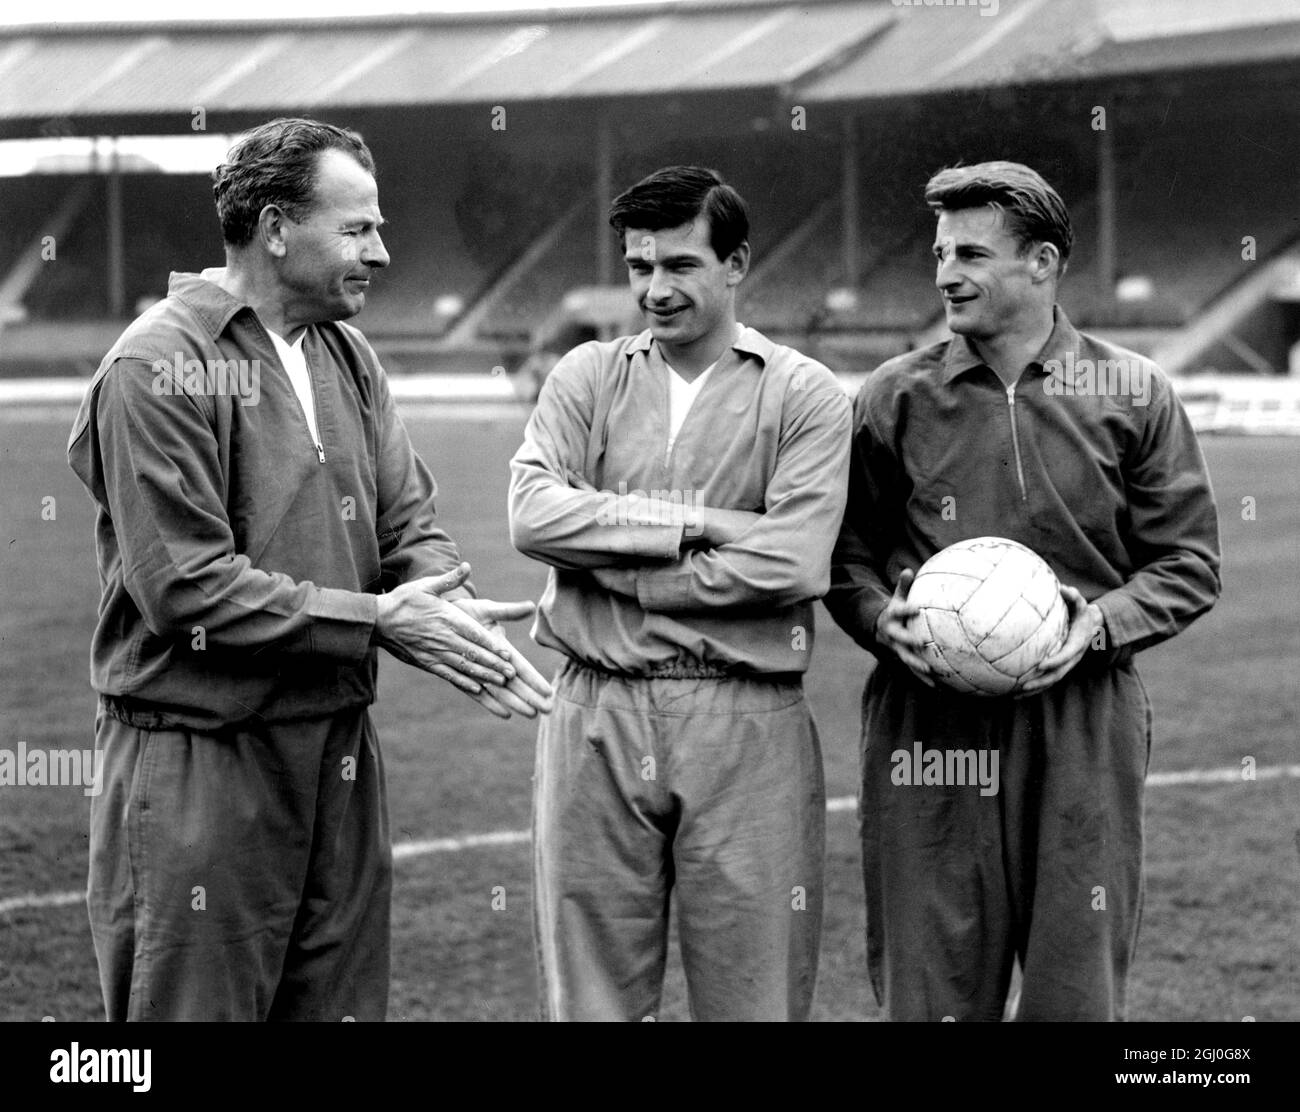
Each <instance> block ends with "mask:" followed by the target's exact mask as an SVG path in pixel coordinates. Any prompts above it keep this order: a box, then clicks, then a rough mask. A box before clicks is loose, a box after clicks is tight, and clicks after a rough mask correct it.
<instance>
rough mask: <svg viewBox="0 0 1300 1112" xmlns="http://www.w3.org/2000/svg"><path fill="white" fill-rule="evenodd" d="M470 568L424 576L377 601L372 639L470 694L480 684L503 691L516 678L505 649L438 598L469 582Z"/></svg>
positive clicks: (478, 687)
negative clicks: (496, 687)
mask: <svg viewBox="0 0 1300 1112" xmlns="http://www.w3.org/2000/svg"><path fill="white" fill-rule="evenodd" d="M469 572H470V567H469V564H461V565H460V566H459V567H457V568H456V569H455V570H454V571H449V572H447V574H446V575H426V576H424V577H423V578H421V579H412V580H411V581H410V582H409V583H403V584H401V586H398V587H394V588H393V589H392V590H391V591H389V592H388V593H387V594H384V595H379V596H378V603H379V615H378V618H377V619H376V621H375V640H376V641H377V643H378V644H380V645H382V646H383V647H384V648H386V649H387V650H388V651H389V652H390V653H392V654H393V655H394V656H395V657H397V658H398V660H404V661H405V662H406V663H407V664H412V665H414V666H415V667H416V668H423V669H424V671H426V672H432V673H433V674H434V675H435V676H438V677H439V678H440V679H444V680H446V681H447V682H448V683H450V684H454V685H455V686H456V687H459V688H460V689H461V690H462V691H465V692H467V693H468V694H470V695H477V694H478V693H479V692H481V691H482V690H483V685H484V684H495V685H497V686H504V685H505V684H506V683H507V682H509V681H510V680H512V679H513V678H514V676H515V668H514V665H513V664H511V663H510V661H509V660H508V659H507V657H508V654H509V649H508V648H504V647H502V645H501V644H500V643H499V642H498V641H497V640H496V639H495V638H494V637H493V635H492V633H491V632H490V631H489V630H487V629H485V628H484V627H483V626H482V625H481V624H480V623H478V622H476V621H475V620H474V619H473V618H472V617H470V615H468V614H466V613H465V612H464V611H463V610H462V609H461V608H460V607H458V606H453V605H452V604H451V602H449V601H448V600H446V599H443V598H442V597H441V596H442V595H445V594H447V593H448V592H449V591H454V590H455V589H456V588H457V587H459V586H460V585H461V584H462V583H464V582H465V580H466V579H468V578H469Z"/></svg>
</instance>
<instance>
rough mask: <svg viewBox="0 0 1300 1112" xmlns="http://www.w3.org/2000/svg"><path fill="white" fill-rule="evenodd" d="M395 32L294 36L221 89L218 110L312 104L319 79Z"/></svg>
mask: <svg viewBox="0 0 1300 1112" xmlns="http://www.w3.org/2000/svg"><path fill="white" fill-rule="evenodd" d="M399 33H400V32H398V31H395V30H391V29H384V30H366V31H362V30H358V31H355V32H353V33H350V34H347V35H340V34H337V33H335V34H328V33H323V32H319V31H316V32H311V33H303V34H299V35H294V36H293V40H292V41H291V42H290V44H289V45H288V47H287V48H286V49H285V50H284V52H283V53H282V54H281V55H280V56H279V57H277V58H276V59H274V60H273V61H271V62H268V63H266V64H264V65H262V66H259V67H258V68H257V69H255V70H253V72H252V73H250V74H248V75H247V76H246V77H244V78H243V79H242V80H240V81H238V82H236V83H235V84H234V85H232V86H230V88H228V89H226V90H224V91H223V92H222V93H221V95H220V100H221V107H222V108H225V109H235V110H239V109H246V110H254V109H262V110H270V109H280V108H293V107H295V106H299V105H309V104H313V103H314V102H315V90H316V88H317V87H318V86H319V85H320V83H321V81H322V78H328V77H329V76H330V75H332V74H335V73H337V72H339V71H340V70H342V69H345V68H346V67H348V66H350V65H351V64H352V63H353V62H355V61H357V59H358V58H360V57H362V56H363V55H364V54H366V53H368V52H370V51H372V50H378V49H379V48H380V47H382V46H383V45H384V43H386V42H387V41H388V40H389V39H390V38H391V37H392V36H393V35H395V34H399Z"/></svg>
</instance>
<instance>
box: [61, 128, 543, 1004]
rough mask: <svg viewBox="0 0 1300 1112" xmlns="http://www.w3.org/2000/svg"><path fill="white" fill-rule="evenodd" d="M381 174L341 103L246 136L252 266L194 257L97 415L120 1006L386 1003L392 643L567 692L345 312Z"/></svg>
mask: <svg viewBox="0 0 1300 1112" xmlns="http://www.w3.org/2000/svg"><path fill="white" fill-rule="evenodd" d="M374 170H375V164H374V159H373V158H372V157H371V154H370V151H369V150H368V149H367V148H366V145H365V144H364V143H363V142H362V140H361V137H360V136H358V135H356V134H355V133H354V132H351V131H347V130H344V129H341V128H337V127H333V126H331V125H328V124H322V123H318V122H316V121H314V120H301V119H280V120H273V121H271V122H270V123H266V124H263V125H261V126H260V127H257V128H255V129H254V130H253V131H251V132H249V133H248V134H247V135H245V136H244V137H243V138H242V139H241V140H240V141H239V142H238V143H237V144H236V145H235V146H234V147H233V148H232V149H231V151H230V154H229V156H228V160H227V162H226V163H225V164H224V165H222V166H220V167H218V168H217V170H216V171H215V172H214V174H213V179H214V183H215V184H214V189H213V192H214V195H215V198H216V204H217V213H218V216H219V217H220V220H221V227H222V234H223V237H224V239H225V244H226V266H225V267H224V268H215V269H212V270H206V271H204V272H203V273H202V274H173V275H172V276H171V283H170V289H169V292H168V296H167V298H166V300H164V301H162V302H160V303H159V304H157V305H155V306H153V307H152V308H151V309H149V310H148V311H147V312H146V313H145V314H144V315H143V316H141V317H140V318H139V319H138V320H136V321H135V322H134V323H133V324H132V325H131V326H130V327H129V328H127V330H126V331H125V332H124V333H123V334H122V336H121V338H120V339H119V340H118V342H117V343H116V344H115V345H114V347H113V348H112V350H111V351H110V352H109V353H108V355H107V356H105V358H104V361H103V363H102V364H101V365H100V368H99V371H98V373H97V374H96V375H95V377H94V380H93V381H92V383H91V385H90V388H89V389H88V391H87V393H86V397H85V400H84V401H83V403H82V406H81V410H80V412H79V413H78V415H77V418H76V422H75V424H74V427H73V430H72V435H71V439H70V440H69V444H68V455H69V460H70V462H71V465H72V468H73V470H74V471H75V472H76V473H77V476H78V477H79V478H80V479H81V481H82V482H83V483H84V484H85V486H86V488H87V490H88V491H89V492H90V494H91V496H92V498H93V499H94V501H95V503H96V507H97V518H96V547H97V552H98V560H99V573H100V582H101V586H102V589H103V600H102V603H101V605H100V610H99V624H98V627H97V629H96V631H95V636H94V643H93V647H92V652H91V679H92V682H93V684H94V687H95V689H96V690H97V691H98V693H99V713H98V715H97V717H96V747H97V749H98V750H99V751H100V753H101V754H102V758H103V768H104V784H103V791H102V792H101V794H100V795H99V796H98V797H96V799H95V800H94V802H93V803H92V805H91V817H90V827H91V829H90V881H89V892H88V903H89V910H90V921H91V928H92V933H93V936H94V942H95V952H96V957H97V959H98V961H99V970H100V980H101V985H102V988H103V993H104V1005H105V1010H106V1012H107V1015H108V1018H109V1019H241V1020H272V1019H316V1020H334V1021H338V1020H343V1019H349V1018H350V1019H358V1020H366V1019H382V1018H383V1017H384V1014H385V1010H386V1007H387V999H388V971H389V902H390V891H391V873H392V850H391V846H390V842H389V833H388V810H387V799H386V793H385V785H384V772H383V760H382V756H381V753H380V749H379V744H378V740H377V738H376V736H375V731H374V728H373V726H372V724H371V721H370V715H369V712H368V709H367V708H368V707H369V704H370V703H372V702H373V701H374V698H375V682H376V673H377V652H376V650H377V648H378V647H380V646H382V647H383V648H386V649H387V650H388V651H389V652H390V653H392V654H393V655H394V656H396V657H398V658H399V659H401V660H404V661H406V662H407V663H409V664H412V665H414V666H416V667H418V668H421V669H424V670H426V671H428V672H431V673H433V674H434V675H436V676H438V677H440V678H442V679H444V680H446V681H447V682H449V683H451V684H453V685H454V686H456V687H458V688H460V689H461V690H463V691H465V692H466V693H467V694H468V695H469V696H470V697H471V698H473V699H475V700H476V701H477V702H478V703H480V704H481V705H482V706H483V707H484V708H485V709H487V710H488V711H490V712H492V713H493V714H496V715H498V716H500V717H509V716H510V714H511V713H512V712H513V713H519V714H523V715H525V716H527V717H533V716H535V715H536V714H537V712H538V711H539V710H540V711H543V712H545V711H547V710H549V708H550V688H549V685H548V684H547V683H546V681H545V680H544V679H543V678H542V677H541V675H540V674H538V673H537V671H536V669H534V668H533V667H532V665H531V664H529V663H528V661H527V660H526V659H525V658H524V657H523V656H522V655H521V654H520V653H518V652H517V651H516V650H515V649H514V648H513V647H512V646H511V645H510V643H509V642H508V641H507V640H506V638H505V637H504V635H503V634H502V633H501V631H500V628H499V625H498V623H499V622H501V621H507V620H518V619H520V618H525V617H527V616H529V615H530V614H531V613H532V609H533V608H532V604H531V603H528V602H519V603H497V602H491V601H488V600H486V599H479V598H476V597H475V596H474V593H473V591H472V589H471V588H470V585H469V583H468V581H467V579H466V577H467V575H468V574H469V565H468V564H464V563H462V561H461V558H460V553H459V552H458V550H457V548H456V545H455V544H454V543H453V542H452V540H451V538H450V537H448V536H447V534H446V533H444V532H443V531H442V529H441V528H440V527H439V525H438V523H437V519H436V516H435V513H434V502H433V499H434V494H435V490H436V488H435V485H434V481H433V477H432V476H431V475H430V474H429V471H428V469H427V468H426V467H425V466H424V464H423V462H422V461H421V460H420V458H419V457H418V456H417V455H416V454H415V451H414V450H413V449H412V447H411V443H410V440H409V439H408V437H407V434H406V430H405V428H404V427H403V425H402V421H401V419H400V418H399V417H398V415H397V410H396V407H395V406H394V403H393V397H392V394H391V392H390V391H389V387H388V382H387V379H386V378H385V375H384V372H383V369H382V368H381V367H380V365H379V361H378V359H377V358H376V356H375V353H374V351H373V350H372V349H371V347H370V345H369V344H368V343H367V342H366V340H365V338H364V337H363V336H362V334H361V333H360V332H359V331H357V330H356V329H355V328H352V327H351V326H349V325H347V324H344V323H343V321H344V320H346V319H347V318H348V317H352V316H354V315H356V314H357V313H358V312H360V311H361V309H362V307H363V306H364V305H365V299H366V291H367V290H368V288H369V285H370V281H371V278H372V276H373V275H374V274H375V272H377V271H378V270H380V269H381V268H383V267H384V266H386V265H387V264H388V253H387V251H386V250H385V249H384V244H383V240H382V239H381V237H380V234H379V227H380V225H381V224H382V223H383V218H382V216H381V215H380V212H379V195H378V190H377V187H376V185H375V178H374ZM232 364H233V365H234V368H235V371H236V372H237V373H231V365H232ZM232 383H233V384H236V385H237V387H238V389H232V386H231V384H232ZM250 384H251V385H252V387H253V388H252V389H245V387H246V386H247V385H250Z"/></svg>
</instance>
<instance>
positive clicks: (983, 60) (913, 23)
mask: <svg viewBox="0 0 1300 1112" xmlns="http://www.w3.org/2000/svg"><path fill="white" fill-rule="evenodd" d="M894 10H895V12H896V18H895V19H894V21H893V23H892V24H891V25H890V26H889V28H888V29H887V30H885V31H884V32H883V33H882V34H881V35H880V36H879V37H878V38H876V39H875V40H874V41H873V42H872V44H871V46H870V47H869V48H868V50H867V51H866V53H865V54H863V55H862V56H860V57H858V58H856V59H855V60H853V61H851V62H849V63H848V64H847V65H845V66H843V67H841V68H840V69H838V70H836V71H835V72H834V73H831V74H829V75H827V76H826V77H825V78H824V79H822V80H821V81H818V82H815V83H814V84H812V85H809V86H808V87H806V88H805V89H802V90H800V93H799V95H800V96H801V97H803V98H805V99H807V100H809V101H814V102H817V101H829V100H843V99H846V98H849V99H851V98H853V97H884V96H899V95H905V94H909V93H923V92H931V91H934V90H936V89H944V88H959V87H963V86H966V85H968V84H970V85H975V84H981V83H982V84H997V83H1005V82H1012V81H1017V80H1023V79H1025V78H1026V77H1027V75H1028V74H1029V72H1030V71H1032V70H1035V69H1036V68H1037V67H1038V65H1039V62H1038V59H1045V60H1046V64H1048V65H1055V66H1056V67H1058V68H1059V70H1060V72H1061V76H1065V74H1066V72H1067V67H1069V66H1071V65H1072V61H1071V52H1070V51H1071V44H1072V43H1074V42H1075V41H1076V40H1077V39H1078V38H1080V37H1081V36H1082V37H1084V38H1085V39H1086V38H1087V37H1088V28H1090V27H1092V26H1093V21H1092V19H1091V16H1090V14H1089V9H1088V6H1087V5H1081V4H1078V3H1076V2H1075V0H1014V3H1013V2H1012V0H1002V2H1001V4H1000V6H999V9H998V14H997V15H996V16H993V17H989V16H986V15H983V14H981V13H982V12H983V11H991V10H992V8H988V9H984V8H981V7H980V6H979V5H977V4H968V5H963V6H960V7H900V8H897V9H894Z"/></svg>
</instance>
